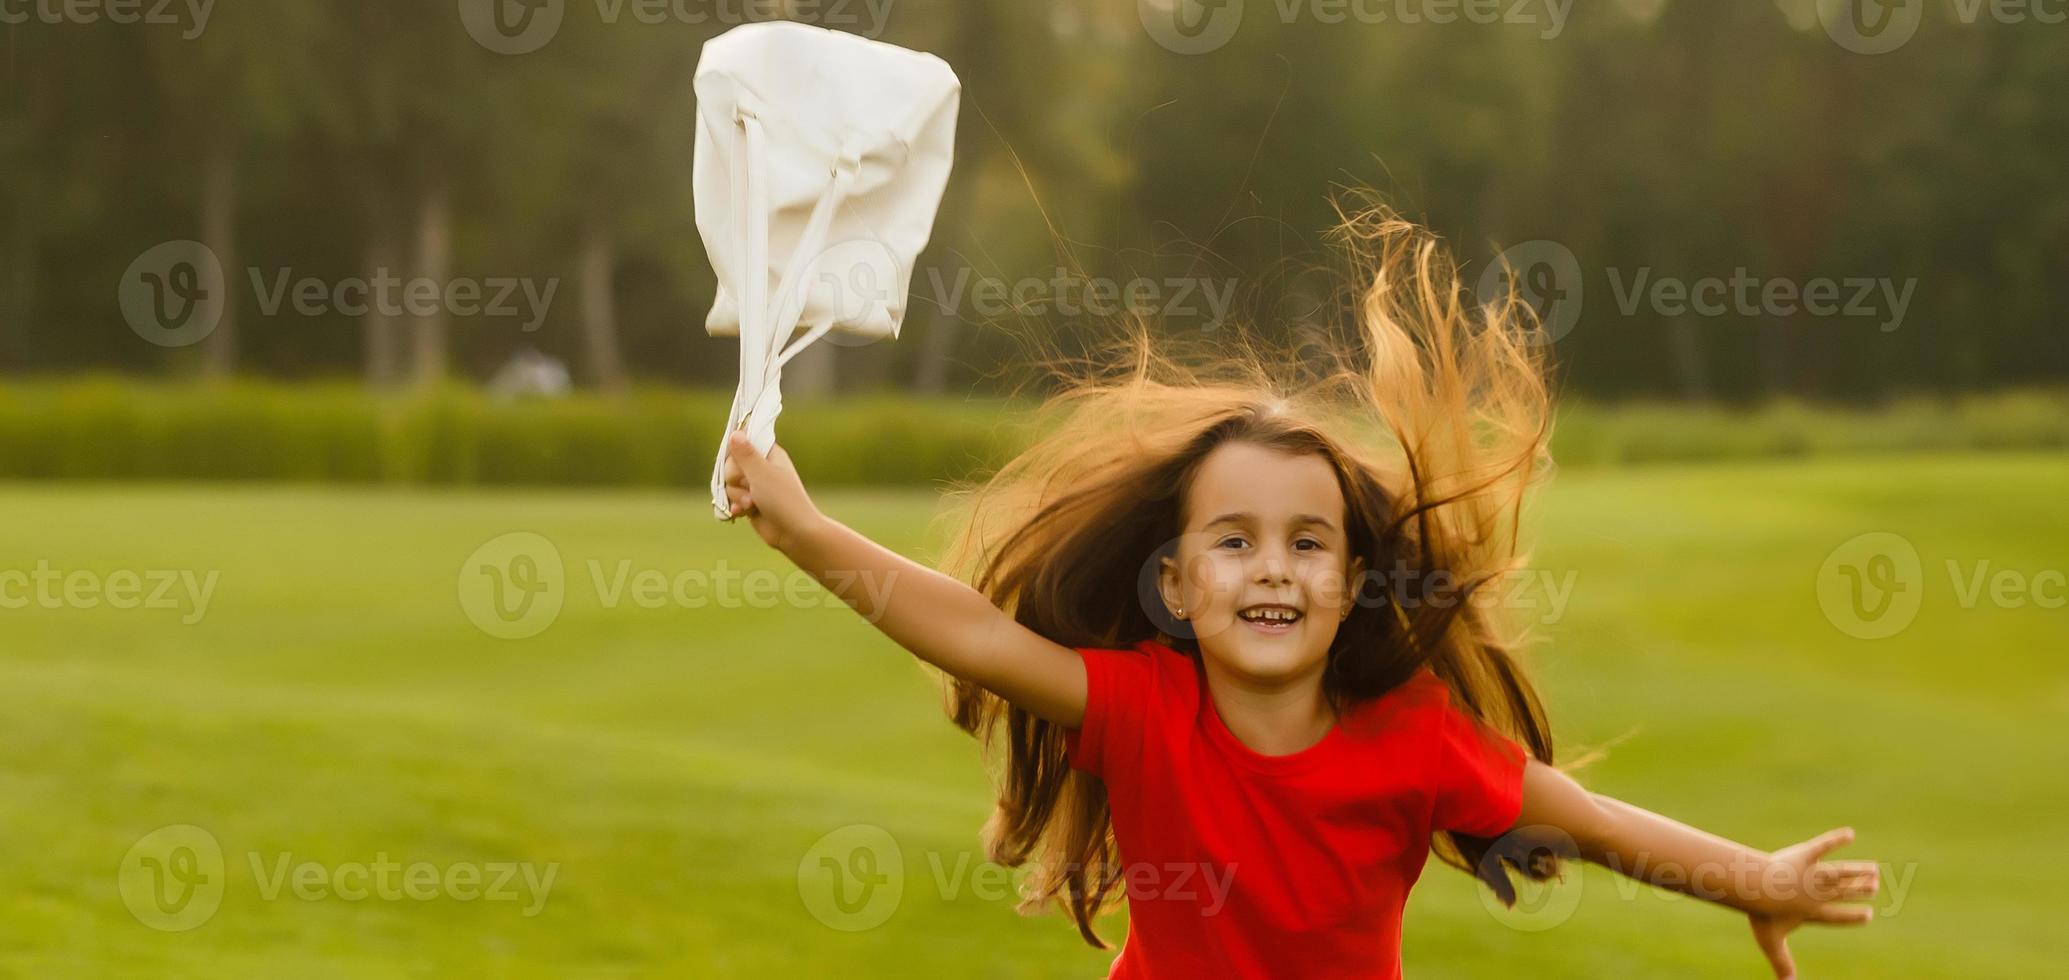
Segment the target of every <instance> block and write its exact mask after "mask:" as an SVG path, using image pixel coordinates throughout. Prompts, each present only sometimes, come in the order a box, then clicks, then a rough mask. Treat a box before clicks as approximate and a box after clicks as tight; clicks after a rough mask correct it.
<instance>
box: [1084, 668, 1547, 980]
mask: <svg viewBox="0 0 2069 980" xmlns="http://www.w3.org/2000/svg"><path fill="white" fill-rule="evenodd" d="M1078 652H1079V654H1080V655H1081V656H1082V657H1083V658H1084V661H1085V673H1086V677H1087V679H1088V686H1089V691H1088V693H1087V697H1086V703H1085V721H1084V724H1083V726H1082V727H1080V728H1079V729H1077V730H1076V731H1071V732H1067V733H1066V737H1065V741H1066V744H1067V745H1068V746H1069V750H1070V763H1071V767H1072V768H1074V769H1078V770H1080V771H1082V772H1086V773H1090V774H1091V775H1094V776H1097V777H1099V778H1100V779H1101V780H1103V781H1104V782H1105V783H1106V789H1107V797H1108V799H1109V800H1110V801H1111V804H1112V807H1113V823H1114V837H1115V840H1116V842H1117V843H1118V845H1119V849H1120V857H1121V863H1122V874H1123V877H1122V881H1123V883H1124V887H1125V888H1126V892H1127V896H1128V917H1129V930H1128V938H1127V941H1126V942H1125V943H1124V944H1123V946H1122V949H1121V953H1120V956H1119V958H1117V959H1116V960H1115V961H1114V965H1113V972H1112V973H1111V974H1109V976H1110V977H1114V978H1129V980H1147V978H1157V980H1161V978H1166V977H1171V978H1185V980H1194V978H1202V977H1302V978H1318V977H1399V976H1400V975H1401V912H1402V907H1403V905H1404V903H1405V902H1406V901H1407V898H1408V889H1409V888H1410V887H1411V886H1412V885H1414V884H1415V879H1416V878H1417V877H1418V876H1419V875H1420V874H1421V873H1422V867H1423V863H1424V861H1425V859H1426V858H1428V856H1429V848H1430V835H1431V833H1433V832H1435V831H1440V830H1457V831H1463V832H1466V833H1470V834H1477V835H1482V836H1488V837H1493V836H1499V835H1500V834H1503V833H1506V832H1507V831H1508V830H1509V829H1510V828H1511V827H1513V826H1514V824H1515V822H1516V818H1517V815H1518V813H1519V812H1520V811H1521V810H1522V807H1523V768H1524V762H1525V759H1524V753H1523V749H1522V747H1521V746H1519V745H1517V744H1516V743H1515V742H1514V741H1512V740H1510V739H1508V738H1505V737H1503V736H1501V735H1500V734H1498V733H1496V732H1495V731H1494V730H1493V729H1490V728H1488V727H1487V726H1485V725H1483V724H1480V723H1479V722H1477V721H1475V720H1474V719H1473V718H1472V717H1471V716H1469V715H1467V714H1466V713H1464V712H1463V711H1462V710H1460V709H1459V708H1458V707H1457V706H1455V705H1453V704H1452V702H1451V699H1450V691H1449V689H1448V688H1447V687H1446V686H1445V685H1444V682H1443V681H1442V680H1440V679H1438V677H1437V676H1436V675H1435V674H1433V673H1431V672H1429V671H1428V670H1423V671H1421V672H1419V673H1418V674H1416V675H1415V676H1414V677H1413V678H1411V679H1410V680H1408V681H1406V682H1404V683H1403V684H1401V685H1400V686H1399V687H1397V688H1395V689H1394V690H1392V691H1389V692H1387V693H1386V694H1384V695H1381V696H1380V697H1377V698H1374V699H1372V700H1369V701H1366V702H1364V703H1362V704H1360V705H1358V706H1356V707H1355V708H1353V709H1352V710H1351V711H1350V712H1348V713H1347V714H1345V715H1344V716H1343V717H1342V718H1340V719H1339V721H1338V724H1336V725H1335V726H1333V727H1331V728H1330V730H1329V734H1328V735H1327V736H1325V737H1324V738H1323V739H1322V741H1320V742H1318V743H1316V744H1315V745H1313V746H1311V747H1309V748H1307V749H1303V750H1301V751H1299V752H1296V753H1293V754H1291V755H1280V756H1272V755H1264V754H1261V753H1259V752H1257V751H1255V750H1253V749H1251V748H1250V747H1249V746H1246V745H1244V744H1243V743H1242V741H1240V740H1239V739H1237V738H1236V736H1235V735H1234V733H1232V732H1230V731H1229V730H1228V727H1227V726H1226V725H1224V724H1223V723H1222V720H1221V716H1220V714H1219V713H1217V712H1216V711H1215V708H1214V701H1213V699H1212V698H1209V697H1207V696H1205V695H1206V686H1205V684H1204V683H1203V677H1202V675H1201V674H1200V672H1199V668H1198V666H1196V665H1195V663H1194V661H1193V660H1192V658H1190V657H1188V656H1186V655H1185V654H1182V653H1179V652H1177V651H1175V650H1172V649H1171V648H1170V647H1167V646H1164V645H1163V644H1160V643H1157V642H1155V641H1149V640H1145V641H1143V642H1141V643H1138V644H1136V646H1135V648H1134V649H1133V650H1098V649H1081V650H1079V651H1078Z"/></svg>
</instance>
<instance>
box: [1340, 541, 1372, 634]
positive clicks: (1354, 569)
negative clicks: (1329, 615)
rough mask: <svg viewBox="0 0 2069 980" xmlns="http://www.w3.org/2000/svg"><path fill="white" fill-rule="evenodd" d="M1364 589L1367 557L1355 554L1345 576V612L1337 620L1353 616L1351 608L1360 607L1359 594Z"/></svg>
mask: <svg viewBox="0 0 2069 980" xmlns="http://www.w3.org/2000/svg"><path fill="white" fill-rule="evenodd" d="M1364 591H1365V558H1364V556H1363V555H1353V556H1351V568H1350V571H1349V573H1347V574H1346V575H1345V576H1344V596H1343V613H1342V615H1339V616H1337V617H1336V620H1337V622H1342V621H1344V620H1346V619H1349V618H1351V610H1353V609H1356V608H1358V596H1359V595H1361V594H1363V593H1364Z"/></svg>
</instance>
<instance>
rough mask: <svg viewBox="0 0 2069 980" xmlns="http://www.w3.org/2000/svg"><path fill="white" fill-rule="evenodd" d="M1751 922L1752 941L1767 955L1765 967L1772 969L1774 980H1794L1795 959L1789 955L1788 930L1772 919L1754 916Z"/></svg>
mask: <svg viewBox="0 0 2069 980" xmlns="http://www.w3.org/2000/svg"><path fill="white" fill-rule="evenodd" d="M1752 922H1753V941H1754V942H1757V943H1759V944H1760V951H1761V952H1762V953H1765V954H1767V965H1769V966H1771V967H1773V968H1774V975H1775V980H1796V958H1795V957H1794V956H1791V955H1789V939H1788V935H1789V930H1788V929H1786V928H1784V927H1783V926H1782V925H1781V924H1780V923H1778V922H1776V921H1775V920H1773V919H1765V918H1761V917H1759V916H1754V917H1753V919H1752Z"/></svg>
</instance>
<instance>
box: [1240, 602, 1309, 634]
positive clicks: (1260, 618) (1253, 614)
mask: <svg viewBox="0 0 2069 980" xmlns="http://www.w3.org/2000/svg"><path fill="white" fill-rule="evenodd" d="M1236 618H1238V619H1241V620H1242V621H1243V622H1244V623H1246V624H1248V625H1249V626H1250V628H1252V629H1255V630H1257V631H1258V632H1261V633H1287V632H1291V631H1292V629H1293V627H1294V626H1295V625H1297V624H1298V623H1299V622H1300V620H1301V618H1302V616H1301V612H1300V610H1298V609H1295V608H1293V607H1292V606H1280V605H1262V606H1251V607H1250V608H1248V609H1242V610H1238V611H1237V612H1236Z"/></svg>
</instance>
